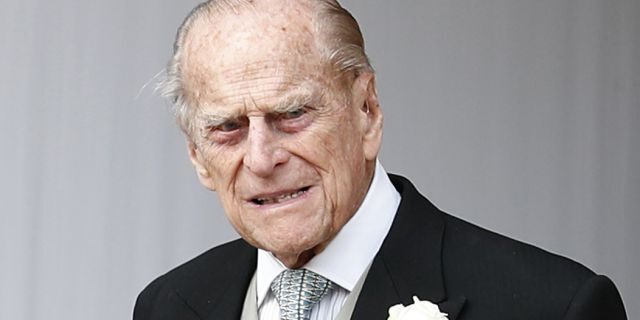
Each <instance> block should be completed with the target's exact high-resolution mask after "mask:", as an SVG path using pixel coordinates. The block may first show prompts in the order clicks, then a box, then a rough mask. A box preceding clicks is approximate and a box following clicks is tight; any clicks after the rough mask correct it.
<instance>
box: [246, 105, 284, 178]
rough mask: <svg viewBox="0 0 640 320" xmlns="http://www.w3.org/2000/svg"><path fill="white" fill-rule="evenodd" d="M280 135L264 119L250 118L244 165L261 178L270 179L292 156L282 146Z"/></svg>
mask: <svg viewBox="0 0 640 320" xmlns="http://www.w3.org/2000/svg"><path fill="white" fill-rule="evenodd" d="M278 138H279V137H278V133H277V132H274V131H273V129H272V128H271V127H270V126H269V124H268V123H267V122H266V121H265V118H264V117H251V118H249V132H248V133H247V149H246V153H245V156H244V159H243V161H244V165H245V166H246V167H247V168H248V169H249V171H251V172H253V173H254V174H255V175H257V176H259V177H269V176H270V175H272V174H273V172H274V170H275V169H276V168H277V167H278V166H279V165H281V164H284V163H286V162H287V161H288V160H289V157H290V156H291V155H290V154H289V152H287V151H286V150H285V149H284V148H283V147H282V146H281V145H280V142H279V139H278Z"/></svg>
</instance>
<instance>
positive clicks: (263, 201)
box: [251, 186, 311, 206]
mask: <svg viewBox="0 0 640 320" xmlns="http://www.w3.org/2000/svg"><path fill="white" fill-rule="evenodd" d="M310 188H311V186H308V187H304V188H301V189H298V190H296V191H293V192H287V193H283V194H280V195H274V196H264V197H259V198H253V199H251V203H253V204H256V205H259V206H263V205H268V204H276V203H281V202H285V201H288V200H292V199H295V198H298V197H300V196H302V195H303V194H305V193H306V192H307V191H309V189H310Z"/></svg>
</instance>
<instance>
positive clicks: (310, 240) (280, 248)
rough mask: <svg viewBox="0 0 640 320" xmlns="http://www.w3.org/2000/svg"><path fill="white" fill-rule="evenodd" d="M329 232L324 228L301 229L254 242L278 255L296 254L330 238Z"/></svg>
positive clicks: (257, 245) (313, 247)
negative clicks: (313, 229) (314, 229)
mask: <svg viewBox="0 0 640 320" xmlns="http://www.w3.org/2000/svg"><path fill="white" fill-rule="evenodd" d="M328 234H329V232H328V231H324V230H316V231H315V232H312V231H306V232H305V231H303V230H300V231H299V232H296V233H292V234H288V235H286V236H283V237H275V238H271V237H266V238H263V240H262V241H260V240H258V239H256V241H255V243H252V244H253V245H254V246H256V247H258V248H261V249H263V250H266V251H269V252H271V253H273V254H275V255H278V256H285V255H286V256H295V255H300V254H302V253H304V252H307V251H311V250H313V249H315V248H317V247H318V246H320V245H321V244H323V243H324V242H325V241H326V240H327V239H328V238H329V235H328Z"/></svg>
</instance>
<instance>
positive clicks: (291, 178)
mask: <svg viewBox="0 0 640 320" xmlns="http://www.w3.org/2000/svg"><path fill="white" fill-rule="evenodd" d="M275 12H276V13H273V14H272V15H269V16H256V15H255V14H247V15H250V16H251V19H249V18H247V19H243V18H242V17H235V16H234V17H230V18H227V19H224V21H223V23H222V27H216V28H217V31H211V29H210V28H208V27H207V25H206V23H204V22H203V23H202V24H199V25H197V28H194V29H193V30H192V32H191V35H190V37H191V38H190V40H189V41H188V42H187V43H186V51H185V52H186V55H185V58H184V59H185V70H186V71H185V76H184V78H185V82H186V84H185V85H186V87H187V88H188V91H189V94H190V95H191V96H190V99H192V100H193V101H197V105H198V106H199V108H198V111H197V115H196V119H194V121H195V122H194V123H195V128H196V132H195V133H194V134H193V136H192V137H191V141H192V143H190V144H189V146H190V156H191V159H192V161H193V163H194V165H195V166H196V169H197V171H198V174H199V177H200V180H201V181H202V183H203V184H204V185H205V186H207V187H209V188H210V189H212V190H215V191H217V192H218V195H219V197H220V199H221V202H222V205H223V207H224V210H225V212H226V214H227V217H228V219H229V220H230V222H231V223H232V225H233V226H234V228H235V229H236V230H237V231H238V232H239V233H240V235H241V236H242V237H243V238H244V239H246V240H247V241H248V242H250V243H251V244H252V245H254V246H256V247H259V248H262V249H265V250H268V251H271V252H273V253H274V254H275V255H276V256H277V257H278V258H280V260H282V261H283V262H284V263H285V264H287V265H289V266H296V265H297V264H299V263H300V262H301V261H303V263H304V262H306V261H304V260H305V259H308V258H305V257H304V256H305V254H306V255H311V256H312V255H313V254H315V253H317V251H320V250H322V249H323V248H324V246H325V245H326V243H328V241H330V240H331V239H332V238H333V237H334V236H335V235H336V233H337V232H338V231H339V230H340V229H341V228H342V226H343V225H344V224H345V223H346V222H347V221H348V220H349V219H350V218H351V216H352V215H353V213H354V212H355V211H356V210H357V208H358V207H359V206H360V203H361V201H362V199H363V197H364V195H365V194H366V192H367V189H368V186H369V183H370V179H371V176H372V171H373V165H374V162H375V157H376V155H377V152H378V149H379V146H380V140H381V121H382V119H381V117H382V116H381V114H380V112H379V109H378V106H377V100H376V97H375V88H374V85H373V75H372V74H369V73H365V74H362V75H360V76H359V77H357V78H356V79H355V80H354V79H353V78H354V77H351V78H350V79H345V77H339V76H337V75H335V73H334V72H333V70H332V69H331V68H330V67H329V66H327V65H325V64H323V63H322V59H320V55H319V54H318V53H317V52H318V50H317V48H318V47H317V46H318V44H317V43H316V42H315V40H314V37H313V36H312V31H311V30H312V27H311V26H310V25H309V23H308V22H307V21H309V20H308V18H309V17H305V13H304V10H302V11H297V10H295V9H285V8H282V9H281V10H280V11H275ZM306 15H307V16H308V14H306ZM247 21H251V22H247ZM278 21H280V22H278ZM256 30H260V32H257V31H256ZM222 34H224V37H221V36H220V35H222ZM365 105H369V106H368V107H363V106H365ZM369 109H371V110H369Z"/></svg>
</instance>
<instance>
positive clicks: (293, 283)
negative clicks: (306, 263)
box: [271, 269, 334, 320]
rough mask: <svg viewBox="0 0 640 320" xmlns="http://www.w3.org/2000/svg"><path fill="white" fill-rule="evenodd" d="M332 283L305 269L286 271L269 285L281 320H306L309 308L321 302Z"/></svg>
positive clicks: (331, 287)
mask: <svg viewBox="0 0 640 320" xmlns="http://www.w3.org/2000/svg"><path fill="white" fill-rule="evenodd" d="M333 286H334V284H333V282H331V281H330V280H328V279H326V278H325V277H323V276H321V275H319V274H317V273H315V272H313V271H310V270H307V269H287V270H285V271H282V273H280V274H279V275H278V276H277V277H276V278H275V279H274V280H273V282H272V283H271V291H273V294H274V295H275V296H276V300H277V301H278V305H279V306H280V319H282V320H308V319H309V316H310V315H311V308H313V306H314V305H315V304H316V303H318V302H319V301H320V300H322V297H324V296H325V295H326V294H327V293H328V292H329V291H330V290H331V289H333Z"/></svg>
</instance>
